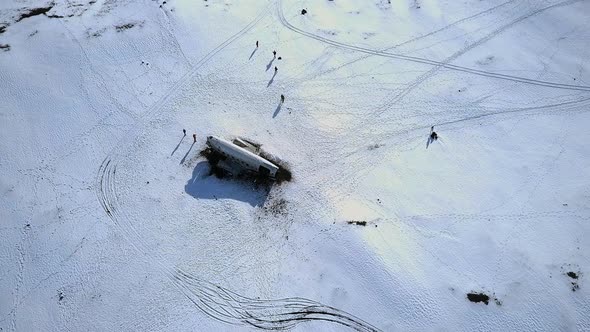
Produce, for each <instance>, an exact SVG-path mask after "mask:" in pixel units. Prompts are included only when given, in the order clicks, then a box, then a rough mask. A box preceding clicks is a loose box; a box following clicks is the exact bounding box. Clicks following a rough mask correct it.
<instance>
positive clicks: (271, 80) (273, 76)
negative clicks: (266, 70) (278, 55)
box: [266, 70, 277, 88]
mask: <svg viewBox="0 0 590 332" xmlns="http://www.w3.org/2000/svg"><path fill="white" fill-rule="evenodd" d="M275 76H277V71H276V70H275V73H274V74H272V77H271V78H270V81H268V84H267V85H266V87H267V88H268V87H269V86H270V85H271V84H272V82H274V80H275Z"/></svg>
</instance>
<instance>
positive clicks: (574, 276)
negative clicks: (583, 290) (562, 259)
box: [561, 264, 582, 292]
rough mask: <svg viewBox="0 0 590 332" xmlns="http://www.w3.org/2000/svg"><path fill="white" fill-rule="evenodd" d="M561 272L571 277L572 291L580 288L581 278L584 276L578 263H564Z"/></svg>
mask: <svg viewBox="0 0 590 332" xmlns="http://www.w3.org/2000/svg"><path fill="white" fill-rule="evenodd" d="M561 273H562V274H563V275H565V276H566V277H568V278H569V282H570V286H571V290H572V292H575V291H577V290H578V289H580V280H581V278H582V272H581V271H580V267H579V266H578V265H576V264H563V265H562V266H561Z"/></svg>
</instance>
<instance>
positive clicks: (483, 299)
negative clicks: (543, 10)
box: [467, 293, 490, 305]
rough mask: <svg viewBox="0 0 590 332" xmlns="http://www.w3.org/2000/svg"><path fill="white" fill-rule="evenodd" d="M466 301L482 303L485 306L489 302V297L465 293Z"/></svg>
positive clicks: (482, 294)
mask: <svg viewBox="0 0 590 332" xmlns="http://www.w3.org/2000/svg"><path fill="white" fill-rule="evenodd" d="M467 299H468V300H469V301H471V302H474V303H479V302H483V303H485V304H486V305H488V303H489V302H490V297H489V296H488V295H486V294H484V293H467Z"/></svg>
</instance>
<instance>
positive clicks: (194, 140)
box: [193, 134, 197, 143]
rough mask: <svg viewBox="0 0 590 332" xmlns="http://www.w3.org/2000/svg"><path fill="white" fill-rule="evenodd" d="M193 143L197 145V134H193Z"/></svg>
mask: <svg viewBox="0 0 590 332" xmlns="http://www.w3.org/2000/svg"><path fill="white" fill-rule="evenodd" d="M193 143H197V134H193Z"/></svg>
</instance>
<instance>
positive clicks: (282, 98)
mask: <svg viewBox="0 0 590 332" xmlns="http://www.w3.org/2000/svg"><path fill="white" fill-rule="evenodd" d="M284 102H285V95H281V104H282V103H284Z"/></svg>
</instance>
